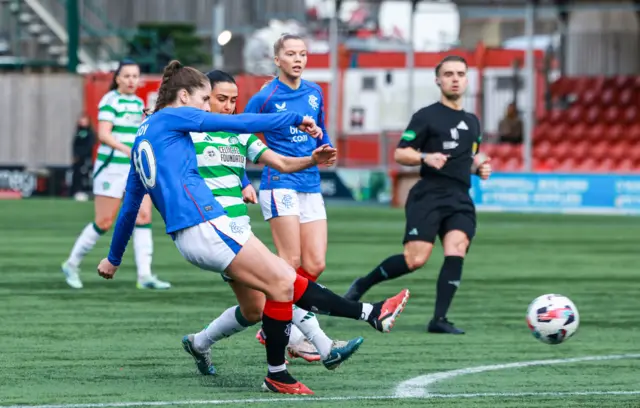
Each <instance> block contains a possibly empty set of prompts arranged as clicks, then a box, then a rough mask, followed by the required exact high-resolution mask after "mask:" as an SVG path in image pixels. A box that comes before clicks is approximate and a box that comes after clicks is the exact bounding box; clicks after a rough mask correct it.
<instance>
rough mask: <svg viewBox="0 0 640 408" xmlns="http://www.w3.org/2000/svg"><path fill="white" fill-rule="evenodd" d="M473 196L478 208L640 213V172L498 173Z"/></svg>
mask: <svg viewBox="0 0 640 408" xmlns="http://www.w3.org/2000/svg"><path fill="white" fill-rule="evenodd" d="M471 196H472V198H473V200H474V202H475V203H476V206H477V209H478V211H496V212H503V211H504V212H509V211H512V212H549V213H575V214H580V213H582V214H640V175H637V176H632V175H596V174H555V173H537V174H536V173H495V174H493V175H492V177H491V178H490V179H489V180H485V181H483V180H480V179H479V178H478V177H472V188H471Z"/></svg>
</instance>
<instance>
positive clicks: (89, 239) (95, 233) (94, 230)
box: [67, 223, 104, 268]
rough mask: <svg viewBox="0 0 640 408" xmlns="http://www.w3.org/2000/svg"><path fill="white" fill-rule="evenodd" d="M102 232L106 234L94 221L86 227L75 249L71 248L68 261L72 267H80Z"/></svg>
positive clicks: (77, 240)
mask: <svg viewBox="0 0 640 408" xmlns="http://www.w3.org/2000/svg"><path fill="white" fill-rule="evenodd" d="M102 234H104V231H102V230H100V229H99V228H98V227H97V226H96V225H95V224H94V223H91V224H88V225H87V226H86V227H84V229H83V230H82V232H81V233H80V236H79V237H78V239H76V243H75V244H74V245H73V249H71V254H70V255H69V259H67V263H68V264H69V265H70V266H72V267H75V268H77V267H79V266H80V263H82V260H83V259H84V257H85V256H86V255H87V254H88V253H89V251H91V250H92V249H93V247H94V246H95V245H96V242H98V239H100V237H101V236H102Z"/></svg>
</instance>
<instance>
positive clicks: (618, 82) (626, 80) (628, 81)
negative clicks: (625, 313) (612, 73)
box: [614, 75, 633, 91]
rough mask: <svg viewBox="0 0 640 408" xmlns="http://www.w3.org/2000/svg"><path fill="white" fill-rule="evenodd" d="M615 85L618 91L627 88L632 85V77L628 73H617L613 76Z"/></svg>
mask: <svg viewBox="0 0 640 408" xmlns="http://www.w3.org/2000/svg"><path fill="white" fill-rule="evenodd" d="M614 82H615V87H616V88H618V89H619V90H620V91H624V90H627V89H629V88H631V87H632V86H633V77H630V76H628V75H617V76H616V77H615V78H614Z"/></svg>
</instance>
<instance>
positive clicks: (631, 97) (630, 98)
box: [618, 88, 638, 106]
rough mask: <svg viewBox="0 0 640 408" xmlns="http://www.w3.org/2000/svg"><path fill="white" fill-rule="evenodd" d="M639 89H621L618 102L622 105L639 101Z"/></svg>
mask: <svg viewBox="0 0 640 408" xmlns="http://www.w3.org/2000/svg"><path fill="white" fill-rule="evenodd" d="M636 92H637V91H636V90H634V89H632V88H626V89H623V90H622V91H620V94H619V95H618V103H619V104H620V105H622V106H628V105H633V104H635V103H637V102H638V97H637V93H636Z"/></svg>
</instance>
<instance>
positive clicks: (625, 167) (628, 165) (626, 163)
mask: <svg viewBox="0 0 640 408" xmlns="http://www.w3.org/2000/svg"><path fill="white" fill-rule="evenodd" d="M634 167H635V163H634V162H633V160H631V159H629V158H626V159H622V160H621V161H619V162H618V163H617V165H616V167H615V171H617V172H620V173H630V172H631V171H633V168H634Z"/></svg>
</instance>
